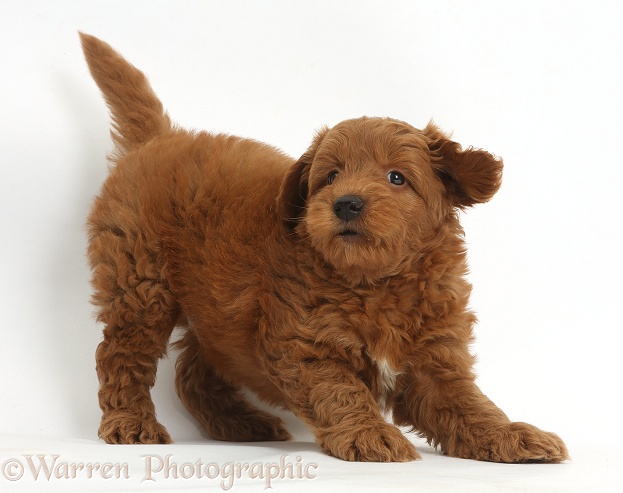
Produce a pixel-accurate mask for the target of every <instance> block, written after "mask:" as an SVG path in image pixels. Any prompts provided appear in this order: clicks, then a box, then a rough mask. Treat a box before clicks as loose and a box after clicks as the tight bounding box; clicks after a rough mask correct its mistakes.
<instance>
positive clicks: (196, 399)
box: [175, 330, 291, 442]
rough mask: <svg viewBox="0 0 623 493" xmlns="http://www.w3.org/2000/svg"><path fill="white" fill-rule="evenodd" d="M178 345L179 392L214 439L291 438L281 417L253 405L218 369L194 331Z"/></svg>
mask: <svg viewBox="0 0 623 493" xmlns="http://www.w3.org/2000/svg"><path fill="white" fill-rule="evenodd" d="M175 347H177V348H178V349H181V353H180V355H179V357H178V359H177V363H176V365H175V367H176V378H175V385H176V388H177V393H178V395H179V397H180V399H181V401H182V402H183V403H184V405H185V406H186V409H188V412H190V414H191V415H192V416H193V417H194V418H195V419H196V420H197V421H199V423H200V424H201V426H202V428H203V429H204V430H205V432H206V433H207V434H208V435H209V436H210V437H211V438H213V439H215V440H224V441H231V442H259V441H281V440H289V439H290V438H291V436H290V434H289V433H288V432H287V431H286V429H285V427H284V424H283V422H282V421H281V419H279V418H278V417H276V416H273V415H272V414H269V413H267V412H264V411H261V410H260V409H257V408H256V407H255V406H253V405H252V404H250V403H249V402H248V401H247V400H246V399H245V398H244V397H243V396H242V395H241V394H240V392H239V390H238V389H237V388H236V387H234V386H233V385H231V384H229V383H227V382H226V381H225V380H223V378H222V377H220V376H219V375H218V374H217V373H216V372H215V371H214V369H213V368H212V367H211V366H210V364H209V363H208V361H207V360H206V358H205V356H204V354H203V352H202V350H201V345H200V343H199V341H198V339H197V337H196V335H195V334H194V333H193V332H192V330H188V331H187V332H186V334H185V335H184V337H183V338H182V339H181V340H179V341H178V342H176V343H175Z"/></svg>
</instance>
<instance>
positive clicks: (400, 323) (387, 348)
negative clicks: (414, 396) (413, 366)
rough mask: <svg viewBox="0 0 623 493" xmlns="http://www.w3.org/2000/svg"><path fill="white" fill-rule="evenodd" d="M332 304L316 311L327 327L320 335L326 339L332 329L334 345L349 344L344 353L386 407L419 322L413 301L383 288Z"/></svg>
mask: <svg viewBox="0 0 623 493" xmlns="http://www.w3.org/2000/svg"><path fill="white" fill-rule="evenodd" d="M330 305H331V306H326V305H325V307H324V309H323V310H319V311H317V312H316V315H318V316H319V318H320V319H321V320H316V321H315V322H316V323H318V322H320V323H319V326H321V327H323V328H324V329H325V330H326V331H327V332H324V330H321V331H320V334H319V335H321V337H322V338H323V339H324V340H327V339H326V338H325V336H328V335H329V332H330V333H331V336H332V337H333V340H334V343H335V347H340V348H345V346H346V347H347V348H348V349H346V350H345V351H344V352H343V353H342V354H343V355H344V356H345V357H346V358H348V359H350V360H351V364H352V366H353V368H354V369H355V371H357V373H358V374H359V376H360V378H361V379H362V380H363V381H364V382H365V383H366V385H367V386H368V388H369V389H370V390H371V392H372V393H373V395H374V396H375V398H376V399H377V401H378V402H379V404H380V405H381V407H384V406H385V404H386V402H387V400H388V399H389V398H390V396H391V395H393V393H394V391H395V389H396V383H397V380H398V378H399V376H400V374H401V373H402V372H403V371H404V370H405V367H406V364H407V360H408V354H409V353H410V345H411V344H412V341H413V337H414V331H415V330H416V326H417V324H418V323H417V316H415V315H414V314H413V313H412V311H413V307H414V304H413V302H412V301H410V300H401V299H400V298H398V296H396V295H395V294H394V293H392V292H380V293H374V294H367V295H359V296H357V295H356V294H355V295H354V296H352V297H350V298H349V299H348V300H347V301H343V302H342V303H335V304H333V303H331V304H330Z"/></svg>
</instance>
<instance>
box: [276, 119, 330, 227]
mask: <svg viewBox="0 0 623 493" xmlns="http://www.w3.org/2000/svg"><path fill="white" fill-rule="evenodd" d="M328 131H329V129H328V128H327V127H322V128H321V129H320V130H319V131H318V132H317V133H316V135H315V137H314V140H313V141H312V144H311V145H310V146H309V149H307V151H305V153H304V154H303V155H302V156H301V157H300V159H299V160H298V161H297V162H296V163H294V164H293V165H292V166H291V167H290V169H289V170H288V172H287V173H286V176H285V178H284V179H283V182H282V183H281V189H280V190H279V197H278V198H277V206H278V207H279V211H280V213H281V217H282V218H283V222H284V224H285V226H286V227H287V228H288V229H291V230H293V229H294V228H295V227H296V225H297V224H298V222H299V218H300V217H301V215H302V214H303V212H304V210H305V205H306V204H307V195H308V193H309V170H310V168H311V164H312V161H313V160H314V156H315V155H316V151H317V150H318V147H319V146H320V143H321V142H322V140H323V139H324V137H325V135H326V134H327V132H328Z"/></svg>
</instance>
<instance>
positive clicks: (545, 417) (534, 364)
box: [0, 0, 623, 491]
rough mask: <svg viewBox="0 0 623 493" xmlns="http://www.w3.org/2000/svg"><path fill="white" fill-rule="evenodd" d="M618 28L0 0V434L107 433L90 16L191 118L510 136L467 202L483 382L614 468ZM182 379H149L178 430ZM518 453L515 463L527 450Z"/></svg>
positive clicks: (505, 402)
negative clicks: (95, 276) (429, 126)
mask: <svg viewBox="0 0 623 493" xmlns="http://www.w3.org/2000/svg"><path fill="white" fill-rule="evenodd" d="M621 26H623V13H622V11H621V9H620V8H619V3H618V2H616V1H611V2H607V1H597V0H590V1H586V2H582V1H573V0H567V1H543V0H538V1H526V2H498V1H493V0H491V1H470V2H468V1H464V2H463V1H458V0H442V1H413V0H412V1H406V0H405V1H384V2H382V1H363V0H359V1H342V2H340V1H313V2H312V1H285V0H284V1H264V2H261V1H251V0H249V1H231V2H226V1H222V2H216V1H198V0H194V1H191V0H181V1H176V2H173V1H170V2H160V1H141V2H138V1H127V0H123V1H117V0H106V1H89V2H84V1H67V0H63V1H61V0H57V1H48V0H41V1H23V2H18V1H9V0H0V54H1V58H0V60H1V62H0V335H1V339H0V396H1V397H0V435H2V434H4V435H5V440H8V438H6V437H12V439H13V440H14V443H29V442H28V440H31V439H32V440H34V442H32V443H38V442H37V439H39V440H41V439H45V440H48V441H47V442H46V443H51V444H52V445H50V446H51V447H52V448H53V447H54V445H53V444H54V443H55V442H54V440H56V439H57V438H55V437H64V439H70V440H72V439H84V440H87V442H86V443H95V441H96V440H97V435H96V432H97V426H98V422H99V416H100V411H99V408H98V405H97V395H96V394H97V380H96V376H95V372H94V365H95V363H94V351H95V347H96V345H97V343H98V342H99V340H100V337H101V327H99V326H98V325H97V324H96V322H95V321H94V317H93V313H92V307H91V306H90V304H89V295H90V288H89V284H88V283H89V272H88V268H87V264H86V260H85V248H86V240H85V230H84V222H85V218H86V215H87V212H88V209H89V204H90V202H91V200H92V197H93V196H94V195H95V194H96V193H97V191H98V189H99V187H100V185H101V183H102V181H103V180H104V178H105V176H106V161H105V155H106V154H107V152H109V151H110V150H111V143H110V138H109V134H108V131H109V120H108V115H107V112H106V109H105V106H104V103H103V102H102V99H101V97H100V95H99V93H98V91H97V89H96V87H95V84H94V82H93V81H92V80H91V79H90V76H89V74H88V72H87V69H86V66H85V64H84V61H83V58H82V54H81V51H80V47H79V42H78V35H77V31H78V30H82V31H84V32H87V33H91V34H94V35H96V36H98V37H100V38H102V39H104V40H106V41H107V42H109V43H110V44H112V45H113V46H114V47H115V48H116V49H118V50H119V51H120V52H121V53H122V54H123V55H124V56H125V57H126V58H128V59H129V60H130V61H131V62H132V63H134V64H135V65H137V66H138V67H139V68H141V69H142V70H143V71H144V72H145V73H146V74H147V75H148V76H149V78H150V81H151V82H152V85H153V87H154V89H155V91H156V93H157V94H158V95H159V97H160V98H161V99H162V101H163V102H164V104H165V107H166V108H167V109H168V111H169V112H170V114H171V116H172V118H173V119H174V120H175V121H177V122H178V123H180V124H181V125H182V126H185V127H192V128H198V129H208V130H213V131H224V132H228V133H233V134H239V135H242V136H246V137H252V138H255V139H258V140H262V141H266V142H269V143H271V144H273V145H276V146H278V147H281V148H282V149H284V150H285V151H286V152H288V153H289V154H291V155H293V156H298V155H300V154H301V153H302V152H303V151H304V150H305V149H306V147H307V145H308V144H309V142H310V140H311V137H312V135H313V132H314V131H315V130H316V129H317V128H318V127H320V126H321V125H323V124H328V125H332V124H335V123H337V122H339V121H340V120H342V119H345V118H351V117H357V116H361V115H364V114H365V115H370V116H392V117H395V118H399V119H403V120H406V121H409V122H410V123H412V124H413V125H415V126H417V127H422V126H424V125H426V123H427V122H428V121H429V120H430V119H431V118H433V119H434V120H435V121H436V123H437V124H438V125H439V126H441V127H442V128H443V129H445V130H448V131H452V132H453V135H454V138H455V140H457V141H459V142H460V143H462V144H463V145H464V146H468V145H474V146H476V147H482V148H484V149H487V150H488V151H490V152H493V153H495V154H497V155H500V156H501V157H503V158H504V162H505V172H504V173H505V174H504V182H503V186H502V189H501V191H500V192H499V193H498V195H496V197H494V199H493V200H492V201H491V202H490V203H488V204H486V205H480V206H476V207H475V208H473V209H471V210H469V211H468V212H467V213H466V214H465V215H464V216H463V224H464V226H465V229H466V239H467V243H468V246H469V260H470V265H471V274H470V279H471V281H472V282H473V283H474V293H473V297H472V306H473V308H474V309H475V311H476V312H477V313H478V315H479V319H480V322H479V324H478V326H477V328H476V335H477V342H476V344H475V345H474V352H475V353H476V354H477V355H478V358H479V362H478V365H477V372H478V375H479V379H478V382H479V384H480V386H481V388H482V389H483V390H484V392H485V393H486V394H487V395H489V397H491V398H492V399H493V400H494V401H495V402H496V403H497V404H498V405H499V406H500V407H502V408H503V409H504V410H505V411H506V412H507V414H508V415H509V416H510V417H511V418H512V419H515V420H520V421H529V422H532V423H534V424H536V425H538V426H540V427H542V428H544V429H547V430H552V431H556V432H557V433H558V434H559V435H560V436H561V437H562V438H563V439H565V441H566V442H567V444H568V446H569V449H570V453H571V455H572V457H574V459H575V460H574V462H572V463H571V465H569V464H566V465H562V466H551V467H554V468H556V467H558V469H555V471H556V474H557V475H558V476H560V475H561V474H562V473H561V472H560V471H562V470H563V469H561V468H565V467H567V471H569V470H571V469H569V468H570V467H574V466H573V464H576V465H577V464H581V463H582V461H583V460H584V459H583V458H592V459H591V460H592V461H593V462H599V461H601V462H602V463H603V464H605V465H606V469H604V470H603V471H601V472H600V473H597V474H602V473H603V472H604V471H607V470H609V471H610V473H612V468H613V466H612V465H611V461H613V460H615V461H620V458H621V452H620V449H618V448H616V447H618V445H619V442H620V439H621V438H622V433H621V429H620V425H619V420H620V407H619V406H620V405H619V393H620V386H621V373H622V372H621V359H622V358H621V343H622V338H621V329H622V323H621V315H620V313H621V305H622V301H623V289H622V287H621V285H622V283H621V278H622V276H623V261H622V254H621V248H622V247H621V239H622V238H621V206H622V205H623V198H622V197H623V193H622V191H623V162H622V159H621V139H622V134H621V130H622V127H623V116H622V115H623V96H622V93H623V91H622V89H623V34H622V27H621ZM172 381H173V358H171V359H169V360H166V361H164V362H163V363H162V364H161V371H160V374H159V381H158V384H157V385H156V388H155V389H154V392H153V394H154V399H155V401H156V404H157V410H158V413H159V417H160V419H161V421H162V422H163V423H164V424H165V425H166V426H167V427H168V429H169V431H170V432H171V433H172V435H173V437H174V439H176V440H177V441H178V442H182V443H184V441H193V440H201V438H200V436H199V433H198V431H197V429H196V427H195V425H194V423H193V422H192V420H191V419H190V418H189V417H188V415H187V414H186V412H185V410H184V409H183V407H182V406H181V404H179V402H178V400H177V397H176V396H175V393H174V390H173V383H172ZM290 423H291V424H292V425H293V429H294V431H295V435H296V436H297V437H298V439H299V440H301V441H305V440H311V438H310V437H309V435H307V434H306V432H305V431H304V430H303V428H302V427H301V426H300V424H298V423H296V421H295V420H292V419H290ZM16 436H20V437H21V438H19V439H17V438H16ZM15 440H17V442H15ZM23 440H25V441H23ZM9 441H10V440H9ZM60 443H61V442H59V444H60ZM204 443H207V445H210V443H211V442H204ZM296 443H299V442H296ZM1 445H2V443H0V447H1ZM207 445H206V446H207ZM212 446H214V445H212ZM301 446H302V447H303V448H304V450H307V451H308V452H307V453H308V454H312V453H314V454H315V452H314V451H316V450H317V449H316V448H315V446H314V445H311V444H304V445H301ZM59 447H60V445H59ZM295 448H296V447H295ZM424 449H425V447H424ZM46 450H47V449H46ZM98 450H99V449H98ZM208 450H209V449H208ZM241 450H242V449H241ZM255 450H257V449H255ZM271 450H273V451H274V450H275V449H274V446H271ZM284 450H285V449H284ZM287 450H290V451H292V450H294V449H293V448H292V445H290V448H289V449H287ZM292 453H294V452H292ZM314 456H315V455H314ZM596 458H597V459H596ZM602 459H603V460H602ZM426 460H431V461H435V460H440V461H442V462H441V463H440V464H442V467H445V468H446V471H448V468H449V469H450V470H451V468H452V464H455V462H453V460H452V459H449V458H444V457H438V456H437V455H435V454H429V455H428V456H426V457H425V460H424V461H423V462H422V463H418V464H423V463H424V462H426ZM443 461H446V462H443ZM469 463H471V462H469ZM331 464H333V466H332V467H335V470H336V471H340V470H345V469H340V468H339V467H340V466H336V465H335V463H334V462H331ZM339 464H342V463H339ZM460 464H465V461H461V462H460ZM327 467H328V466H327ZM343 467H344V468H346V467H347V465H345V464H344V465H343ZM405 467H406V466H405ZM409 467H415V468H416V469H415V470H418V469H417V467H420V466H412V465H411V466H409ZM461 467H465V466H464V465H463V466H461ZM474 467H475V466H474ZM520 467H524V466H520ZM525 467H533V466H525ZM540 467H544V468H549V467H550V466H540ZM608 468H609V469H608ZM545 470H546V469H538V471H545ZM547 470H548V471H549V470H552V469H547ZM379 471H382V470H379ZM513 471H515V472H514V473H513V474H515V475H516V477H517V478H520V479H516V481H521V476H523V475H525V469H524V470H523V472H520V471H519V470H517V469H515V470H513ZM530 471H535V469H534V468H532V469H530ZM576 473H577V470H576ZM380 474H383V473H382V472H381V473H380ZM418 474H420V473H418ZM449 474H450V473H449ZM489 474H490V473H489ZM558 476H557V477H558ZM2 480H3V478H2V477H0V489H3V486H2V484H1V483H2ZM483 481H484V479H483ZM329 483H330V482H329ZM329 483H327V484H329ZM93 484H94V483H93ZM93 484H92V485H93ZM405 484H407V486H408V482H407V483H405ZM517 484H519V485H521V482H519V483H517ZM605 484H606V483H604V485H602V486H603V487H604V488H606V486H605ZM12 485H13V486H18V485H17V482H14V483H12ZM22 486H24V485H22ZM559 486H560V485H559ZM523 487H526V488H527V486H525V485H524V486H523ZM137 488H139V487H138V486H137ZM325 488H327V485H326V484H325ZM139 489H140V488H139ZM597 489H598V488H597ZM485 490H486V488H484V486H482V485H481V489H480V491H485ZM3 491H4V490H3ZM595 491H596V490H595Z"/></svg>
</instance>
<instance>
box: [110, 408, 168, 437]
mask: <svg viewBox="0 0 623 493" xmlns="http://www.w3.org/2000/svg"><path fill="white" fill-rule="evenodd" d="M99 436H100V438H101V439H102V440H104V441H105V442H106V443H117V444H127V443H145V444H148V443H149V444H163V443H173V440H171V436H170V435H169V433H168V432H167V430H166V428H165V427H164V426H162V425H161V424H160V423H158V421H156V419H155V418H144V419H141V418H140V417H137V416H133V415H131V414H129V413H123V414H121V415H120V414H118V413H115V414H105V415H104V416H103V417H102V422H101V424H100V428H99Z"/></svg>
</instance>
